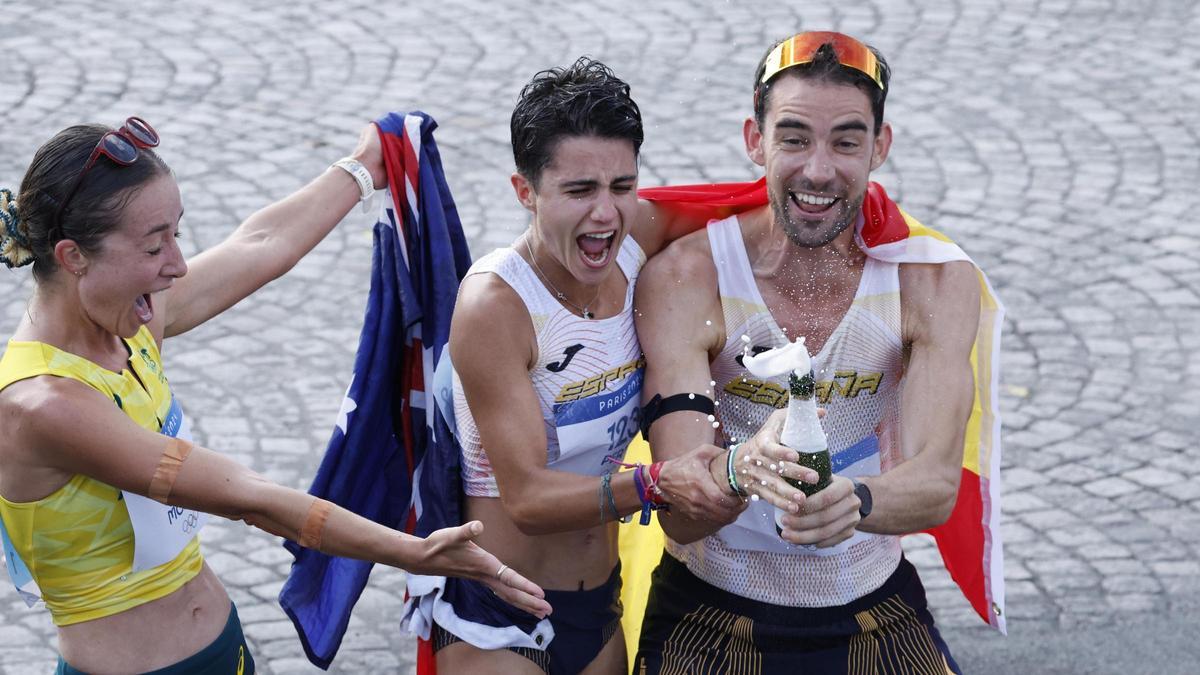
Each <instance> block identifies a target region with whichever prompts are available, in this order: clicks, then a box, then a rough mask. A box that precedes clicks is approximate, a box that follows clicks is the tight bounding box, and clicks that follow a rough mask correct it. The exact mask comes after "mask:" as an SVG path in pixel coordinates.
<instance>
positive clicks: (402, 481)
mask: <svg viewBox="0 0 1200 675" xmlns="http://www.w3.org/2000/svg"><path fill="white" fill-rule="evenodd" d="M376 126H377V127H378V129H379V137H380V140H381V141H382V145H383V157H384V162H385V164H386V167H387V177H388V190H387V193H386V195H385V200H384V203H383V204H382V205H381V207H380V211H379V220H378V222H376V223H375V230H374V241H375V243H374V255H373V258H372V263H371V289H370V294H369V295H368V297H367V311H366V318H365V319H364V321H363V329H362V334H361V336H360V337H359V342H358V353H357V355H356V356H355V360H354V375H353V377H352V378H351V380H350V387H349V390H348V391H347V392H346V397H345V399H344V400H343V402H342V408H341V412H340V413H339V414H338V420H337V426H336V427H335V428H334V430H333V435H332V437H331V438H330V439H329V446H328V447H327V448H326V450H325V457H324V459H323V460H322V461H321V466H320V468H319V469H318V470H317V476H316V478H315V479H314V480H313V484H312V487H311V488H310V489H309V492H310V493H311V494H314V495H316V496H318V497H322V498H324V499H328V500H329V501H331V502H334V503H335V504H338V505H340V506H342V507H345V508H347V509H349V510H351V511H353V512H355V513H357V514H359V515H361V516H364V517H366V518H370V519H371V520H374V521H376V522H378V523H381V524H383V525H387V526H388V527H392V528H395V529H403V530H404V531H406V532H409V533H412V534H416V535H418V536H426V535H428V534H429V533H430V532H432V531H433V530H436V529H439V528H442V527H447V526H451V525H458V524H460V523H461V517H460V512H459V505H460V503H461V499H460V498H459V493H460V483H459V448H458V446H457V444H456V442H455V441H454V439H453V437H452V435H451V433H450V431H449V428H448V426H447V425H448V422H447V420H448V419H453V415H452V412H451V411H450V410H444V409H441V406H442V405H443V404H441V403H439V402H438V398H439V397H438V396H437V395H435V394H436V392H435V391H434V390H433V382H434V371H435V369H436V367H437V365H438V363H439V361H440V360H441V358H442V355H443V352H444V351H446V347H447V342H448V340H449V338H450V316H451V313H452V312H453V310H454V299H455V296H456V294H457V293H458V285H459V282H460V281H461V280H462V278H463V276H464V275H465V274H466V272H467V269H468V267H470V264H471V260H470V253H469V251H468V249H467V243H466V239H465V237H464V235H463V231H462V224H461V222H460V221H459V218H458V211H457V210H456V209H455V206H454V199H453V197H451V195H450V188H449V187H448V186H447V185H446V179H445V176H444V174H443V172H442V161H441V156H440V155H439V154H438V150H437V145H436V144H435V143H434V141H433V130H434V129H436V128H437V123H436V122H434V120H433V118H432V117H430V116H428V115H426V114H424V113H421V112H413V113H408V114H401V113H391V114H389V115H387V116H385V117H383V118H381V119H379V120H376ZM446 354H447V356H448V354H449V353H448V352H446ZM443 400H444V399H443ZM414 486H415V487H416V489H414ZM422 494H425V495H436V496H437V498H436V499H422V498H421V495H422ZM284 545H285V546H286V547H287V549H288V550H289V551H291V552H292V554H293V555H294V556H295V558H296V561H295V563H293V565H292V571H291V573H290V574H289V575H288V578H287V582H286V583H285V584H284V586H283V590H282V591H280V593H279V603H280V605H282V606H283V609H284V611H285V612H287V614H288V616H289V617H290V618H291V619H292V622H293V623H294V624H295V626H296V630H297V632H299V634H300V641H301V643H302V644H303V646H304V652H305V654H307V656H308V659H309V660H310V661H312V662H313V663H314V664H316V665H317V666H319V667H321V668H328V667H329V664H330V663H331V662H332V661H333V657H334V655H335V654H336V653H337V650H338V647H339V646H340V645H341V643H342V636H343V635H344V634H345V632H346V626H347V624H348V623H349V621H350V612H351V610H352V609H353V608H354V604H355V603H356V602H357V601H358V598H359V596H360V595H361V594H362V591H363V588H364V587H365V586H366V583H367V577H368V575H369V574H370V572H371V566H372V563H369V562H364V561H360V560H351V559H347V558H336V557H331V556H327V555H324V554H322V553H319V552H317V551H314V550H310V549H305V548H301V547H300V546H298V545H297V544H295V543H293V542H286V543H285V544H284Z"/></svg>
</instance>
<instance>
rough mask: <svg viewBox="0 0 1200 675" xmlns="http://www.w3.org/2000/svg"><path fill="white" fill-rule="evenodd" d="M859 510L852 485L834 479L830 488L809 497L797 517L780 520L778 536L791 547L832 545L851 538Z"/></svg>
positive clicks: (785, 517)
mask: <svg viewBox="0 0 1200 675" xmlns="http://www.w3.org/2000/svg"><path fill="white" fill-rule="evenodd" d="M843 483H844V484H843ZM847 485H849V486H850V489H849V491H847V490H846V486H847ZM858 507H859V502H858V497H856V496H855V495H854V491H853V484H851V483H850V481H849V480H847V479H845V478H841V477H837V478H835V479H834V482H833V483H832V484H830V486H829V487H827V488H825V489H824V490H821V491H820V492H818V493H816V494H814V495H812V496H811V497H809V498H808V499H807V500H806V502H805V504H804V506H803V507H802V508H801V510H800V513H799V514H784V515H783V516H782V517H781V518H780V522H781V523H782V525H783V533H782V535H781V536H782V537H783V539H784V540H786V541H789V542H791V543H793V544H810V545H816V546H818V547H821V548H826V547H829V546H835V545H837V544H840V543H841V542H843V541H845V540H846V539H849V538H850V537H851V536H853V535H854V532H855V530H856V528H857V526H858V522H859V515H858Z"/></svg>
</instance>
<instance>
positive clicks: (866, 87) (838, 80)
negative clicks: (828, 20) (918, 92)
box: [754, 38, 892, 134]
mask: <svg viewBox="0 0 1200 675" xmlns="http://www.w3.org/2000/svg"><path fill="white" fill-rule="evenodd" d="M785 39H791V38H785ZM781 42H783V40H777V41H776V42H775V43H774V44H772V45H771V47H770V48H769V49H767V51H766V53H765V54H763V56H762V58H761V59H759V60H758V68H757V69H756V70H755V71H754V119H755V120H756V121H757V122H758V126H759V128H760V129H761V128H762V126H763V122H764V121H765V119H766V116H767V102H768V101H769V99H770V97H771V87H772V86H773V85H774V84H775V83H776V82H778V81H779V80H780V79H781V78H784V77H799V78H806V79H813V80H818V81H822V82H832V83H834V84H850V85H853V86H855V87H858V88H859V89H860V90H862V92H863V93H864V94H866V95H867V98H868V99H870V101H871V112H872V113H873V114H874V115H875V133H876V134H878V133H879V130H880V129H881V128H883V104H884V102H886V101H887V95H888V83H889V81H890V80H891V78H892V69H891V67H890V66H888V63H887V61H886V60H884V58H883V54H880V53H879V50H878V49H876V48H874V47H872V46H870V45H867V49H870V50H871V52H872V53H874V54H875V59H876V60H877V61H879V79H880V80H881V81H882V82H883V88H880V87H879V85H878V84H876V83H875V80H872V79H871V78H870V77H868V76H867V74H866V73H862V72H859V71H857V70H855V69H853V68H847V67H846V66H843V65H842V64H841V63H839V62H838V58H837V54H835V53H834V51H833V45H830V44H823V45H821V48H820V49H818V50H817V53H816V54H815V55H814V56H813V60H812V62H811V63H805V64H801V65H798V66H792V67H791V68H787V69H785V70H782V71H780V72H779V73H778V74H777V75H775V77H773V78H771V81H770V82H767V83H765V84H764V83H763V82H762V76H763V73H764V72H765V71H766V68H767V57H768V56H770V55H771V52H772V51H774V49H775V48H776V47H778V46H779V43H781Z"/></svg>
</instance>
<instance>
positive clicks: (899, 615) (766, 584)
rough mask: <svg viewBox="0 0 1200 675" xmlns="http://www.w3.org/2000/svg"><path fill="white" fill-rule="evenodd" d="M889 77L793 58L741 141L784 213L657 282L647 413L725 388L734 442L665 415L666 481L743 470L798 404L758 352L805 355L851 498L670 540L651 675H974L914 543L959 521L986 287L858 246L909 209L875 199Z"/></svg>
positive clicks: (656, 265) (639, 301)
mask: <svg viewBox="0 0 1200 675" xmlns="http://www.w3.org/2000/svg"><path fill="white" fill-rule="evenodd" d="M889 74H890V72H889V68H888V66H887V64H886V62H885V61H884V59H883V57H882V56H881V55H880V54H879V53H878V52H877V51H876V50H874V49H873V48H870V47H868V46H866V45H864V44H862V43H861V42H859V41H857V40H855V39H853V38H850V37H849V36H845V35H841V34H837V33H802V34H800V35H797V36H793V37H792V38H789V39H788V40H785V41H782V42H780V43H777V44H776V45H775V46H774V47H773V48H772V49H771V50H770V51H769V52H768V56H767V57H766V58H765V59H764V60H763V62H761V63H760V65H759V67H758V72H757V73H756V75H755V80H754V82H755V87H754V101H755V109H754V117H753V118H750V119H747V120H746V122H745V124H744V129H743V134H744V137H745V143H746V150H747V153H748V155H749V157H750V159H751V160H753V161H754V162H755V163H756V164H758V165H760V166H762V167H764V169H765V173H766V192H767V201H768V203H767V204H766V205H764V206H761V207H757V208H754V209H753V210H749V211H746V212H743V213H741V214H740V215H736V216H732V217H730V218H727V219H725V220H724V221H720V222H712V223H710V224H709V226H708V227H707V228H706V230H703V231H698V232H695V233H693V234H690V235H688V236H686V237H684V238H682V239H679V240H677V241H676V242H674V243H673V244H671V245H670V246H669V247H668V248H666V249H665V250H664V252H663V253H661V254H660V255H658V256H657V257H655V258H653V259H651V260H650V261H649V262H648V263H647V264H646V265H645V267H644V268H643V271H642V273H641V278H640V280H639V283H638V286H637V292H636V312H635V314H636V326H637V331H638V335H639V337H640V339H641V344H642V348H643V350H644V352H645V356H646V362H647V370H646V379H645V385H644V387H645V389H644V391H645V397H646V398H647V399H649V398H650V397H651V396H652V395H656V394H657V395H660V396H662V397H663V399H664V400H671V399H672V397H676V396H678V395H681V394H685V395H686V394H689V393H696V395H697V396H699V395H700V392H705V391H707V390H710V389H714V387H710V382H715V392H716V397H715V398H716V401H715V402H716V406H715V408H716V412H717V416H718V417H719V418H720V421H721V426H720V432H719V433H718V432H716V431H714V428H713V425H711V424H709V423H708V422H707V421H705V420H704V419H703V416H701V415H697V414H695V413H694V412H693V413H691V414H680V413H679V412H678V410H679V409H676V411H675V412H671V413H663V414H660V415H659V416H657V417H656V418H655V419H654V421H653V425H652V427H651V430H650V442H651V447H652V449H653V453H654V458H655V460H669V459H671V458H673V457H678V456H681V455H683V454H685V453H687V452H688V451H690V450H692V449H693V448H696V447H697V446H700V445H703V444H708V443H714V442H715V443H716V444H717V445H725V446H726V447H727V448H730V449H727V450H726V453H730V452H733V453H735V456H734V460H735V461H734V462H733V464H734V465H736V464H737V460H738V459H739V458H737V457H736V452H737V449H736V446H735V445H734V443H732V442H731V441H732V440H734V439H736V440H744V439H746V438H748V437H750V436H752V435H753V434H754V433H755V432H756V431H757V430H758V429H759V428H760V427H761V426H762V425H763V423H764V422H765V421H766V420H767V418H768V416H769V415H770V414H771V413H772V412H774V411H775V410H777V409H779V408H782V407H784V406H785V404H786V400H787V395H786V392H787V385H786V380H784V379H780V380H777V381H770V380H760V379H756V378H754V377H753V376H752V375H750V373H749V372H748V371H746V370H745V369H744V368H743V367H742V365H741V361H740V358H739V357H740V356H741V355H742V354H743V349H744V347H747V346H748V347H750V348H751V349H754V350H756V351H759V350H763V349H767V348H771V347H778V346H780V345H782V344H784V342H785V341H788V340H792V339H795V338H799V337H803V338H805V341H806V345H807V347H808V350H809V352H810V353H811V354H812V357H813V366H814V370H815V374H816V380H817V397H818V400H819V404H820V405H821V406H822V407H824V408H825V409H826V411H827V414H826V417H825V418H824V422H823V426H824V428H825V430H826V432H827V435H828V438H829V449H830V452H831V454H832V457H833V465H834V471H835V476H834V478H833V481H832V484H831V485H829V486H828V487H827V488H825V489H824V490H822V491H820V492H818V493H816V494H814V495H812V496H810V497H808V498H807V500H806V501H805V503H804V504H803V506H802V507H801V509H800V512H799V513H798V514H794V515H784V516H783V518H782V523H783V526H784V527H783V530H782V534H779V533H777V531H776V529H775V524H774V519H773V517H772V516H773V514H772V512H771V507H770V506H769V505H768V504H766V502H764V501H761V500H754V501H748V502H746V503H745V509H744V510H743V511H742V512H741V514H740V515H738V516H737V517H736V518H735V519H732V520H727V521H724V522H714V521H706V520H693V519H689V518H688V517H687V516H686V515H685V514H680V513H672V514H669V515H667V516H665V517H662V518H660V521H661V522H662V526H663V529H664V531H665V532H666V534H667V539H668V541H667V545H666V553H665V555H664V556H663V561H662V563H661V564H660V566H659V568H658V569H657V570H656V571H655V573H654V586H653V589H652V591H651V595H650V600H649V606H648V608H647V612H646V617H645V621H644V624H643V630H642V635H641V643H640V649H639V652H638V655H637V660H636V661H635V668H634V672H637V673H642V674H643V675H645V674H653V673H659V672H664V673H665V672H673V673H674V672H722V673H747V674H749V673H784V672H787V673H792V672H801V670H800V669H802V671H803V672H813V673H836V672H844V673H850V672H854V673H857V672H872V673H884V672H896V673H900V672H903V673H946V672H958V666H957V665H956V664H955V662H954V660H953V658H952V657H951V655H950V652H949V650H948V649H947V647H946V645H945V643H944V642H943V641H942V639H941V637H940V636H939V634H938V632H937V630H936V628H934V626H933V620H932V618H931V617H930V615H929V612H928V610H927V609H926V605H925V597H924V590H923V588H922V587H921V583H920V580H919V579H918V578H917V574H916V571H915V570H914V569H913V567H912V566H911V565H910V564H909V563H908V562H907V561H905V560H904V558H903V555H902V551H901V548H900V539H899V535H902V534H906V533H912V532H919V531H922V530H925V529H927V528H930V527H933V526H935V525H938V524H940V523H942V522H943V521H944V520H946V518H947V517H948V516H949V514H950V513H951V510H952V508H953V507H954V504H955V499H956V495H957V492H958V487H959V479H960V472H961V469H962V460H963V456H962V448H963V439H964V433H965V430H966V424H967V420H968V418H969V415H970V413H971V409H972V402H973V396H974V379H973V371H972V366H971V350H972V345H973V343H974V340H975V337H976V331H977V326H978V324H979V312H980V309H979V306H980V283H979V280H978V277H977V271H976V269H975V268H974V266H973V264H972V263H970V262H969V260H966V259H965V255H964V256H963V257H962V259H959V260H957V261H952V262H943V263H942V264H919V263H911V262H901V263H897V262H889V261H885V260H883V259H881V258H879V257H877V256H876V255H874V253H873V252H872V250H871V249H872V246H873V242H871V241H864V240H863V239H862V237H861V236H860V235H861V233H862V232H863V223H864V221H863V220H862V219H863V217H864V215H863V214H864V213H867V214H868V215H869V214H870V213H871V211H870V210H866V211H865V210H864V199H865V198H877V197H876V195H883V196H882V200H883V201H882V202H880V203H883V204H891V202H890V201H889V200H887V197H886V195H885V194H883V193H882V190H881V189H879V188H878V186H872V188H871V190H873V191H874V190H878V192H871V194H870V195H869V194H868V181H869V178H870V175H871V172H872V171H874V170H875V169H877V168H879V166H880V165H882V164H883V162H884V160H885V159H886V158H887V154H888V149H889V148H890V146H891V141H892V129H891V127H890V126H889V125H888V124H886V123H884V121H883V108H884V100H885V98H886V96H887V87H888V79H889ZM893 207H894V205H893ZM896 213H899V212H898V211H896ZM901 222H904V221H901ZM912 222H914V223H915V221H912ZM922 231H923V232H924V231H926V230H922ZM946 242H947V244H948V240H946ZM948 245H949V246H953V244H948ZM954 249H955V250H957V247H954ZM945 259H947V258H943V260H945ZM939 262H941V261H939ZM747 340H748V342H747ZM676 400H678V399H676ZM691 400H694V399H691ZM682 408H683V410H684V411H686V410H692V409H694V408H693V407H689V406H687V405H684V406H683V407H682ZM731 446H734V447H731ZM726 458H727V456H722V457H719V458H717V459H716V460H715V461H714V465H717V466H723V465H724V464H723V462H724V461H725V460H726ZM714 473H715V471H714ZM735 478H736V475H735ZM714 480H715V476H714ZM730 482H731V483H732V482H733V481H730ZM732 487H737V486H736V485H734V486H731V487H730V488H727V489H730V490H731V489H732Z"/></svg>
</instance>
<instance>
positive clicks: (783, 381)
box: [667, 216, 903, 607]
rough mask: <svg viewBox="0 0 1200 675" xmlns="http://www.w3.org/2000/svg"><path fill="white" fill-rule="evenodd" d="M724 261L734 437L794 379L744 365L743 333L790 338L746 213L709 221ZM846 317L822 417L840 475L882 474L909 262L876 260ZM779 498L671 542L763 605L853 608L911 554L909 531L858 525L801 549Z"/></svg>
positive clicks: (723, 367) (833, 343)
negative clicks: (763, 285)
mask: <svg viewBox="0 0 1200 675" xmlns="http://www.w3.org/2000/svg"><path fill="white" fill-rule="evenodd" d="M708 238H709V244H710V245H711V247H712V254H713V262H714V264H715V265H716V269H717V283H718V286H719V290H720V294H721V308H722V312H723V314H724V317H725V330H726V336H727V337H726V341H725V346H724V348H723V349H722V350H721V353H720V355H719V356H718V357H717V359H716V360H715V361H714V362H713V363H712V364H711V367H712V377H713V380H714V381H715V382H716V390H717V393H716V400H717V402H718V405H717V415H718V416H719V418H720V421H721V429H722V433H723V435H724V440H725V442H726V444H732V443H734V442H741V441H745V440H747V439H748V438H749V437H751V436H753V435H754V433H755V432H757V431H758V429H759V428H760V427H761V426H762V424H763V422H765V421H766V419H767V417H768V416H769V415H770V414H771V413H772V412H774V411H775V410H776V409H778V408H783V407H785V406H786V405H787V400H788V389H787V378H786V376H783V377H779V378H775V379H772V380H767V381H763V380H759V379H757V378H755V377H754V376H753V375H751V374H750V373H749V372H748V371H747V370H746V369H745V368H743V367H742V365H741V363H740V362H739V361H738V358H739V357H740V356H741V355H742V350H743V346H744V344H745V343H744V342H743V341H742V336H743V335H746V336H748V337H749V338H750V344H751V345H752V346H753V347H761V348H771V347H779V346H782V345H783V344H784V343H785V341H787V340H788V338H787V337H786V336H785V334H784V333H783V331H782V330H781V329H780V328H779V326H778V324H776V323H775V319H774V318H773V317H772V316H771V313H770V311H769V310H768V309H767V306H766V302H765V301H764V300H763V299H762V295H761V294H760V293H759V291H758V286H757V284H756V283H755V280H754V274H753V272H752V270H751V266H750V260H749V257H748V256H747V253H746V247H745V244H744V242H743V240H742V232H741V228H740V226H739V224H738V220H737V217H736V216H733V217H730V218H727V219H725V220H723V221H720V222H716V223H711V224H710V225H709V226H708ZM865 265H866V266H865V268H864V269H863V273H862V279H861V281H860V282H859V286H858V290H857V292H856V294H855V297H854V301H853V303H852V304H851V306H850V309H849V311H847V313H846V316H845V317H844V318H843V319H842V321H841V323H840V324H838V326H837V328H836V329H834V331H833V334H832V335H831V336H830V337H829V340H828V341H826V343H825V345H824V346H823V347H822V349H821V351H820V353H818V354H814V355H813V356H812V363H813V371H814V374H815V376H816V380H817V400H818V405H819V406H821V407H823V408H825V410H826V416H825V418H824V419H823V420H822V426H823V427H824V428H825V433H826V435H827V436H828V439H829V451H830V454H831V455H832V460H833V470H834V472H835V473H837V474H839V475H842V476H847V477H853V476H871V475H878V474H880V473H882V472H883V471H887V470H888V469H890V468H892V467H893V466H895V465H896V464H898V463H899V462H900V461H901V459H902V457H901V454H900V434H899V431H900V430H899V412H900V386H899V385H900V377H901V375H902V370H903V358H902V347H903V344H902V340H901V334H900V277H899V266H898V265H896V264H894V263H884V262H880V261H878V260H875V259H873V258H867V260H866V263H865ZM773 509H774V507H773V506H771V505H770V504H768V503H767V502H765V501H752V502H751V503H750V507H749V508H748V509H746V511H745V512H743V513H742V515H741V516H740V517H739V518H738V519H737V520H736V521H735V522H733V523H732V524H730V525H728V526H726V527H724V528H722V529H721V530H720V531H719V532H717V533H715V534H713V535H711V536H709V537H706V538H704V539H702V540H700V541H697V542H694V543H692V544H688V545H679V544H677V543H675V542H673V541H671V540H670V538H668V539H667V550H668V552H669V553H670V554H671V555H673V556H674V557H675V558H677V559H678V560H680V561H681V562H683V563H684V564H685V565H687V567H688V569H689V570H691V572H692V573H693V574H695V575H696V576H697V577H699V578H701V579H703V580H704V581H706V582H708V583H710V584H712V585H714V586H717V587H719V588H721V589H724V590H726V591H729V592H730V593H735V594H737V595H740V596H743V597H746V598H750V599H753V600H757V601H760V602H766V603H771V604H775V605H785V606H791V607H828V606H835V605H843V604H846V603H848V602H851V601H853V600H855V599H857V598H860V597H862V596H864V595H866V594H867V593H870V592H871V591H874V590H875V589H877V588H879V587H880V586H881V585H882V584H883V582H884V581H885V580H886V579H887V578H888V576H889V575H890V574H891V573H892V572H894V571H895V569H896V566H897V565H898V564H899V562H900V554H901V549H900V538H899V537H896V536H890V535H877V534H869V533H865V532H857V533H855V534H854V536H853V537H851V538H850V539H848V540H846V541H844V542H842V543H841V544H839V545H837V546H834V547H831V548H827V549H816V548H814V547H808V546H795V545H792V544H789V543H787V542H785V541H783V540H782V539H780V538H779V535H778V534H777V533H776V531H775V521H774V517H773Z"/></svg>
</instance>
